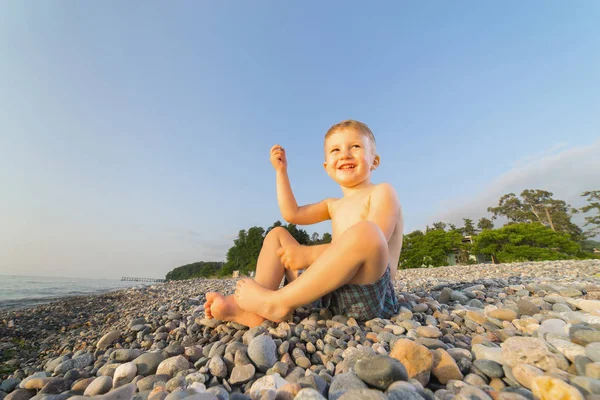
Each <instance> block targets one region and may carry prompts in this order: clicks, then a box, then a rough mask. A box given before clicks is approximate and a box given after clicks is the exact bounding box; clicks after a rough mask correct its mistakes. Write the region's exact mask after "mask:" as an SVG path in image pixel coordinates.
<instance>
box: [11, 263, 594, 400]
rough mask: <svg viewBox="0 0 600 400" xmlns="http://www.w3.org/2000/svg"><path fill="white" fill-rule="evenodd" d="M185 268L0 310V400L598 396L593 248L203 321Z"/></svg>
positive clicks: (230, 283)
mask: <svg viewBox="0 0 600 400" xmlns="http://www.w3.org/2000/svg"><path fill="white" fill-rule="evenodd" d="M235 282H236V279H225V280H211V279H194V280H187V281H174V282H167V283H164V284H157V285H153V286H147V287H138V288H129V289H121V290H117V291H113V292H109V293H105V294H102V295H95V296H79V297H70V298H66V299H63V300H59V301H56V302H53V303H49V304H44V305H39V306H37V307H34V308H26V309H20V310H13V311H6V312H0V400H2V399H4V400H29V399H34V400H42V399H45V400H63V399H67V398H71V399H73V400H82V399H90V398H94V399H104V400H129V399H136V400H146V399H147V400H165V399H166V400H179V399H190V400H217V399H219V400H223V399H231V400H240V399H257V400H258V399H261V400H262V399H265V400H292V399H300V400H309V399H310V400H316V399H339V400H350V399H367V400H370V399H373V400H375V399H377V400H379V399H390V400H423V399H426V400H434V399H438V400H449V399H462V400H467V399H468V400H526V399H530V400H533V399H544V400H545V399H552V400H554V399H576V400H580V399H581V400H583V399H585V400H593V399H599V400H600V260H584V261H572V260H571V261H548V262H535V263H534V262H527V263H513V264H495V265H490V264H480V265H470V266H452V267H440V268H431V269H426V268H423V269H411V270H400V271H398V275H397V278H396V280H395V282H394V285H395V289H396V294H397V296H398V299H399V301H400V304H401V309H400V311H399V313H398V314H397V315H395V316H393V317H392V318H391V319H389V320H387V319H373V320H370V321H355V320H354V319H352V318H350V319H349V318H347V317H344V316H343V315H331V313H330V312H329V311H328V310H325V309H310V308H299V309H297V310H296V312H295V314H294V316H293V320H290V321H288V322H282V323H278V324H277V323H272V322H268V321H267V322H265V323H263V325H262V326H259V327H255V328H252V329H248V328H246V327H244V326H242V325H239V324H235V323H231V322H221V321H217V320H214V319H206V318H205V316H204V309H203V307H202V304H203V303H204V299H205V293H206V292H209V291H218V292H221V293H223V294H231V293H233V290H234V288H235Z"/></svg>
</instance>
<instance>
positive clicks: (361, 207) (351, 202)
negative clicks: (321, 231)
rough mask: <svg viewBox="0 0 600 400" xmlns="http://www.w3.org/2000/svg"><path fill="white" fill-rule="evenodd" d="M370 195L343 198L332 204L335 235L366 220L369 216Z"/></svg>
mask: <svg viewBox="0 0 600 400" xmlns="http://www.w3.org/2000/svg"><path fill="white" fill-rule="evenodd" d="M369 199H370V196H369V195H364V196H354V197H351V198H341V199H339V200H336V201H335V202H333V203H332V204H331V205H330V214H331V226H332V229H333V234H334V235H341V234H342V233H344V231H345V230H346V229H348V228H349V227H351V226H352V225H354V224H356V223H357V222H360V221H364V220H365V219H367V217H368V216H369Z"/></svg>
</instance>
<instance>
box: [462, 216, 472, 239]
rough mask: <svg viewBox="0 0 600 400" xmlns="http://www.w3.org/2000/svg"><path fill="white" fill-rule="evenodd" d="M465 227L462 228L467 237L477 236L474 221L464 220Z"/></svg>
mask: <svg viewBox="0 0 600 400" xmlns="http://www.w3.org/2000/svg"><path fill="white" fill-rule="evenodd" d="M463 221H464V223H465V226H464V227H463V228H462V231H463V233H464V234H465V235H467V236H473V235H474V234H475V225H473V220H472V219H469V218H463Z"/></svg>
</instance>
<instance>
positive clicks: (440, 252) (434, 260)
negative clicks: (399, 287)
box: [400, 229, 462, 269]
mask: <svg viewBox="0 0 600 400" xmlns="http://www.w3.org/2000/svg"><path fill="white" fill-rule="evenodd" d="M461 248H462V235H461V233H460V232H459V231H457V230H456V231H450V232H446V231H444V230H443V229H430V230H429V231H427V232H425V233H423V232H422V231H419V230H417V231H414V232H411V233H409V234H407V235H404V240H403V244H402V252H401V253H400V268H403V269H404V268H418V267H421V266H422V265H423V264H424V261H425V260H427V264H428V265H432V266H434V267H439V266H442V265H447V264H448V254H449V253H450V252H451V251H454V250H458V249H461Z"/></svg>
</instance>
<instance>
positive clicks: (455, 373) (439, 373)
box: [431, 349, 463, 384]
mask: <svg viewBox="0 0 600 400" xmlns="http://www.w3.org/2000/svg"><path fill="white" fill-rule="evenodd" d="M431 372H432V373H433V375H435V377H436V378H437V379H438V381H439V382H440V383H442V384H446V383H448V381H450V380H459V381H462V379H463V374H462V373H461V372H460V369H459V368H458V365H456V361H454V359H453V358H452V356H451V355H450V354H448V352H447V351H446V350H444V349H435V350H434V351H433V368H432V370H431Z"/></svg>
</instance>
